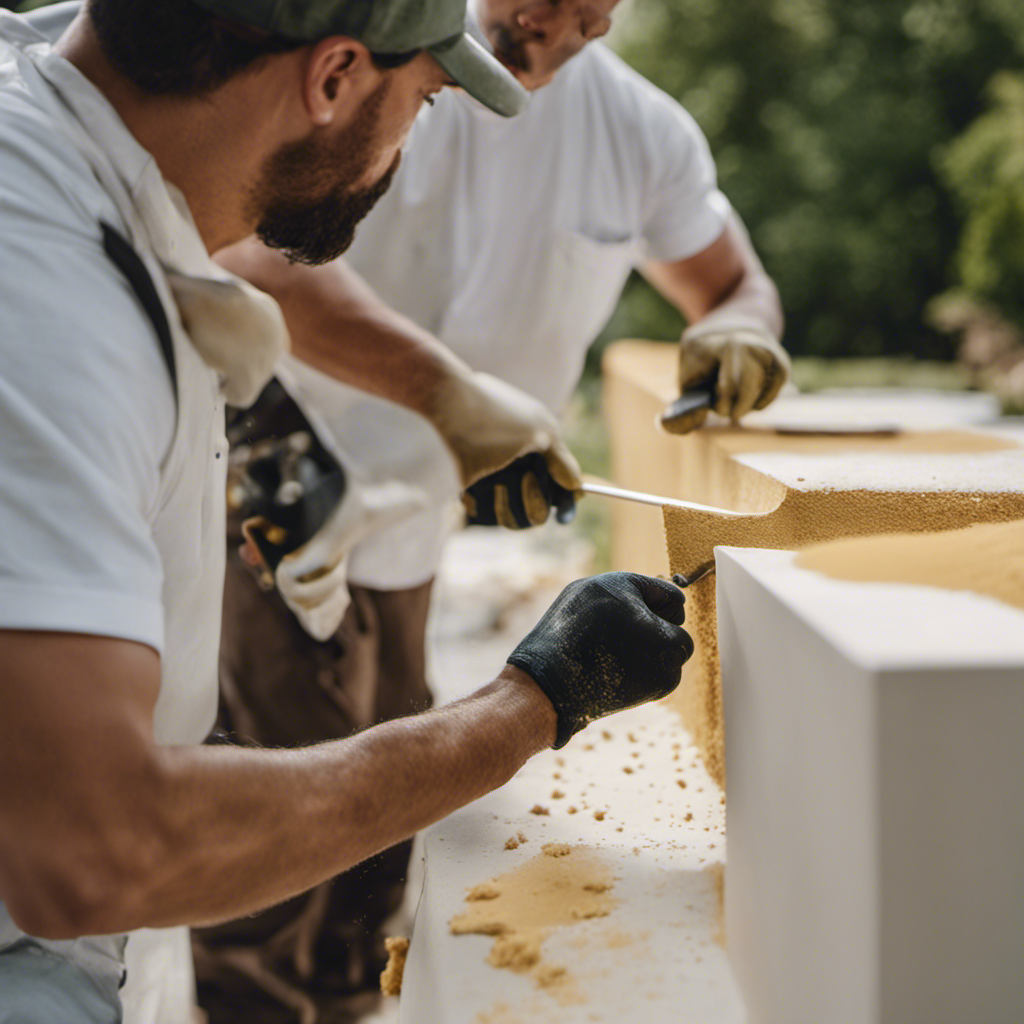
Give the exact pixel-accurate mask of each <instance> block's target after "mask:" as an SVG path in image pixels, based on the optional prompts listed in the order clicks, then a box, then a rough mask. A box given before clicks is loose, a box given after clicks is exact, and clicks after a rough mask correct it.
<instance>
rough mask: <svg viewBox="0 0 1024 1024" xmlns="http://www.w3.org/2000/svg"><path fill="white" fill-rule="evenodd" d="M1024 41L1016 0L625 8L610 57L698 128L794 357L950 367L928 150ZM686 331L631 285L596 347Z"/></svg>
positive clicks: (969, 112)
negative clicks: (938, 309)
mask: <svg viewBox="0 0 1024 1024" xmlns="http://www.w3.org/2000/svg"><path fill="white" fill-rule="evenodd" d="M1022 44H1024V4H1022V3H1021V2H1020V0H913V2H908V3H904V2H896V0H730V2H729V3H720V2H718V0H636V3H635V5H634V7H633V8H632V10H631V11H630V13H629V16H628V18H627V19H626V21H625V25H624V27H623V31H622V32H621V33H620V35H619V37H618V42H617V47H616V48H617V49H618V51H619V52H620V53H621V54H622V56H623V57H625V59H626V60H628V61H629V63H630V64H632V65H633V66H634V67H635V68H636V69H637V70H638V71H640V72H641V74H643V75H645V76H646V77H647V78H649V79H650V80H651V81H653V82H655V83H656V84H657V85H659V86H661V88H663V89H665V90H666V91H667V92H668V93H670V94H671V95H673V96H675V97H676V98H677V99H678V100H679V101H680V102H681V103H682V104H683V105H684V106H685V107H686V108H687V109H688V110H689V111H690V113H691V114H693V116H694V117H695V118H696V119H697V121H698V122H699V123H700V125H701V127H702V128H703V129H704V131H705V133H706V134H707V136H708V139H709V141H710V143H711V147H712V150H713V152H714V154H715V158H716V161H717V164H718V171H719V180H720V183H721V186H722V189H723V191H724V192H725V193H726V195H728V196H729V198H730V200H731V201H732V202H733V204H734V205H735V207H736V208H737V210H738V211H739V212H740V214H741V215H742V216H743V218H744V220H745V221H746V222H747V224H748V226H749V228H750V230H751V234H752V236H753V238H754V242H755V244H756V246H757V248H758V251H759V252H760V253H761V256H762V258H763V259H764V261H765V264H766V266H767V268H768V270H769V272H770V273H771V274H772V275H773V276H774V278H775V280H776V282H777V283H778V285H779V288H780V290H781V292H782V297H783V302H784V305H785V308H786V312H787V330H786V342H787V346H788V347H789V348H790V350H791V351H793V352H795V353H797V354H804V355H815V356H826V357H834V356H844V355H845V356H861V357H864V356H875V355H882V354H891V353H910V354H913V355H916V356H919V357H926V358H943V357H948V356H949V355H951V353H952V346H953V342H952V340H951V339H950V338H949V337H948V336H944V335H942V334H939V333H938V332H937V331H935V330H934V329H933V328H931V327H929V326H928V325H927V324H926V323H925V320H924V315H923V310H924V307H925V305H926V304H927V302H928V300H929V299H930V298H932V297H933V296H935V295H936V294H938V293H940V292H942V291H944V290H945V289H946V288H947V287H948V286H949V285H950V284H952V283H954V282H955V269H956V267H958V266H962V265H963V259H962V258H961V259H960V260H959V261H957V262H954V260H953V254H954V252H955V251H956V249H957V246H958V242H959V239H960V231H961V226H962V213H961V210H960V208H959V207H958V206H956V205H955V204H954V203H953V202H952V197H951V196H950V194H949V191H948V189H947V187H946V184H945V181H944V179H943V176H942V175H943V170H944V168H945V166H946V163H949V161H953V162H954V163H955V162H956V160H957V159H959V158H958V157H956V156H954V155H953V153H954V152H955V151H949V152H950V155H949V157H948V160H947V161H946V163H944V162H943V161H942V160H941V159H939V157H938V152H939V150H940V148H941V147H943V146H945V145H947V144H948V143H949V142H950V141H951V140H952V139H953V138H954V137H955V136H957V135H958V134H959V133H961V132H962V131H963V130H964V129H965V128H966V127H967V126H968V125H969V124H970V123H971V122H972V121H974V120H975V119H976V118H977V117H978V116H979V115H980V114H981V113H982V112H983V110H984V95H985V86H986V83H987V82H988V81H989V79H990V78H991V77H992V75H993V73H994V72H996V71H998V70H1000V69H1003V68H1013V67H1018V66H1019V65H1020V56H1021V53H1022V52H1024V45H1022ZM989 131H992V132H995V131H997V129H995V128H990V129H989ZM962 159H966V158H962ZM968 173H970V172H968ZM1020 209H1021V208H1019V207H1018V213H1019V212H1020ZM1019 226H1020V225H1019V224H1018V227H1019ZM1020 237H1021V235H1020V234H1019V233H1018V235H1017V238H1018V239H1019V238H1020ZM1017 244H1018V246H1019V245H1020V244H1021V243H1020V242H1019V241H1018V243H1017ZM1018 251H1019V250H1018ZM679 326H680V325H679V321H678V317H676V316H674V315H673V314H672V312H671V311H670V310H669V309H668V308H667V306H666V305H665V304H663V303H661V302H660V300H658V299H656V298H655V297H654V296H652V294H651V292H650V290H649V289H648V288H647V286H646V285H645V284H643V283H642V282H640V281H639V280H637V279H634V280H633V281H631V283H630V285H629V288H628V289H627V293H626V295H625V298H624V302H623V304H622V305H621V306H620V309H619V310H618V311H617V313H616V317H615V319H614V320H613V322H612V324H611V325H609V328H608V330H607V331H606V332H605V337H612V336H618V337H622V336H624V335H630V334H643V335H646V336H654V337H659V336H664V337H671V336H673V335H674V334H675V333H676V332H677V331H678V329H679Z"/></svg>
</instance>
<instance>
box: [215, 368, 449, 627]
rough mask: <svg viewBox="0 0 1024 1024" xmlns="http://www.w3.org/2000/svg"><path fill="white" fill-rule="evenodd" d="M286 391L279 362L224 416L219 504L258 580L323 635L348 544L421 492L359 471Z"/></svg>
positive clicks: (420, 504)
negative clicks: (227, 446)
mask: <svg viewBox="0 0 1024 1024" xmlns="http://www.w3.org/2000/svg"><path fill="white" fill-rule="evenodd" d="M285 385H287V387H286V386H285ZM289 388H290V389H292V390H295V389H296V383H295V381H294V380H293V379H292V376H291V374H290V373H288V372H287V368H286V367H285V366H283V365H282V366H279V367H278V379H276V380H273V381H271V382H270V384H268V385H267V387H266V388H265V389H264V391H263V393H262V394H261V396H260V398H259V400H258V402H257V403H256V404H255V405H253V406H252V407H251V408H249V409H247V410H244V411H241V412H239V413H238V414H237V415H236V416H235V417H234V418H233V419H232V421H231V422H230V423H229V425H228V428H227V433H228V438H229V440H230V441H231V444H232V449H231V454H230V457H229V460H228V492H227V504H228V508H229V509H230V510H231V513H232V519H233V520H234V521H236V522H239V523H240V526H241V531H242V534H243V535H244V537H245V540H246V544H245V545H244V546H243V549H242V552H241V553H242V557H243V558H244V560H245V561H246V562H248V563H249V564H250V565H252V566H253V568H254V569H256V570H257V575H258V579H259V581H260V584H261V586H263V587H265V588H266V589H270V587H272V586H274V585H276V586H277V589H278V591H279V592H280V594H281V597H282V598H283V600H284V602H285V604H287V606H288V607H289V608H290V609H291V611H292V612H293V613H294V614H295V616H296V618H298V620H299V622H300V624H301V625H302V627H303V628H304V629H305V630H306V632H307V633H309V634H310V636H312V637H314V638H315V639H317V640H326V639H328V638H329V637H330V636H331V635H333V633H334V632H335V631H336V630H337V628H338V626H339V625H340V624H341V619H342V616H343V615H344V614H345V609H346V608H347V607H348V604H349V600H350V598H349V593H348V589H347V587H346V583H345V579H346V567H347V564H348V556H349V554H350V553H351V551H352V550H353V549H354V548H355V547H356V545H357V544H359V543H360V541H362V540H364V539H365V538H366V537H368V536H369V535H371V534H372V533H375V532H377V531H378V530H383V529H386V528H387V527H389V526H392V525H394V524H395V523H398V522H401V521H402V520H403V519H405V518H406V517H407V516H410V515H412V514H414V513H416V512H418V511H419V510H420V509H422V508H424V507H426V505H427V504H428V501H429V498H428V495H427V492H426V491H425V490H424V488H422V487H420V486H416V485H414V484H408V483H404V482H400V481H396V480H379V481H378V480H372V479H368V478H366V476H365V474H364V472H363V471H362V470H361V469H360V468H359V467H358V466H356V465H355V464H353V461H352V460H350V459H349V458H348V457H347V454H346V453H345V452H344V451H342V450H341V448H340V446H338V445H337V444H336V443H335V439H334V438H333V436H332V434H331V431H330V430H328V429H327V427H326V425H325V424H324V423H322V422H320V421H319V417H318V416H317V414H316V413H315V411H314V410H313V409H312V408H311V407H307V408H305V409H303V408H300V406H299V405H298V403H297V402H296V401H295V400H294V398H293V397H292V394H291V392H290V391H289Z"/></svg>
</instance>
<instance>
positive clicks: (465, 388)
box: [427, 368, 583, 496]
mask: <svg viewBox="0 0 1024 1024" xmlns="http://www.w3.org/2000/svg"><path fill="white" fill-rule="evenodd" d="M427 418H428V419H429V420H430V421H431V423H433V425H434V427H435V429H436V430H437V432H438V433H439V434H440V435H441V437H442V438H443V439H444V441H445V443H446V444H447V445H448V447H449V448H450V449H451V451H452V454H453V455H454V456H455V459H456V461H457V462H458V465H459V471H460V474H461V476H462V485H463V487H469V486H470V485H471V484H474V483H476V481H477V480H480V479H482V478H483V477H485V476H490V475H491V474H492V473H495V472H497V471H498V470H499V469H504V468H505V466H507V465H508V464H509V463H510V462H513V461H514V460H515V459H518V458H519V457H520V456H521V455H526V454H528V453H530V452H537V453H539V454H540V455H541V456H542V457H543V459H544V463H545V466H546V468H547V471H548V473H549V474H550V475H551V479H552V480H554V482H555V483H556V484H558V486H559V487H561V488H564V489H565V490H567V491H571V492H572V493H573V494H576V495H577V496H579V495H582V493H583V492H582V482H583V481H582V479H581V476H580V467H579V464H578V463H577V462H576V459H575V458H574V457H573V454H572V452H570V451H569V448H568V447H567V445H566V443H565V442H564V441H563V440H562V437H561V431H560V430H559V427H558V421H557V420H556V419H555V417H554V415H552V413H551V412H550V411H549V410H548V408H547V407H546V406H545V405H543V404H542V403H541V402H539V401H537V399H536V398H533V397H532V396H531V395H528V394H526V392H525V391H520V390H519V388H516V387H513V386H512V385H511V384H507V383H506V382H505V381H503V380H499V379H498V378H497V377H492V376H491V375H490V374H489V373H474V372H473V371H471V370H468V369H465V370H463V369H461V368H460V369H459V370H458V372H453V373H452V374H451V375H450V376H449V377H448V378H447V379H446V380H445V381H444V382H443V383H442V384H441V385H440V387H439V388H438V389H437V391H436V393H435V395H434V400H433V403H432V407H431V408H430V409H429V410H428V412H427Z"/></svg>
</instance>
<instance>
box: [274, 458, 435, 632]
mask: <svg viewBox="0 0 1024 1024" xmlns="http://www.w3.org/2000/svg"><path fill="white" fill-rule="evenodd" d="M425 505H426V496H425V495H424V494H423V492H422V491H421V490H419V488H416V487H410V486H408V485H407V484H404V483H401V482H400V481H397V480H392V481H388V482H386V483H370V482H363V481H360V480H358V479H353V476H352V473H351V469H350V470H349V472H348V474H347V487H346V490H345V495H344V497H343V498H342V499H341V502H340V504H339V505H338V506H337V507H336V508H335V510H334V512H333V513H332V514H331V517H330V518H329V519H328V520H327V522H326V523H325V524H324V525H323V526H322V527H321V528H320V529H319V530H317V532H316V533H315V534H314V535H313V537H312V538H310V540H308V541H307V542H306V543H305V544H303V545H302V547H300V548H297V549H296V550H295V551H293V552H292V553H291V554H288V555H285V556H284V558H282V559H281V561H280V562H279V563H278V566H277V569H276V570H275V571H274V582H275V583H276V584H277V589H278V592H279V593H280V594H281V597H282V598H283V599H284V603H285V604H286V605H288V607H289V608H290V609H291V611H292V612H293V613H294V614H295V617H296V618H297V619H298V620H299V622H300V623H302V628H303V629H305V631H306V632H307V633H309V635H310V636H311V637H313V639H314V640H321V641H322V640H327V639H329V638H330V637H331V636H332V635H333V634H334V632H335V631H336V630H337V628H338V626H340V625H341V620H342V617H343V616H344V614H345V610H346V609H347V608H348V605H349V601H350V600H351V597H350V595H349V592H348V587H347V586H346V582H345V580H346V575H347V569H348V556H349V555H350V554H351V553H352V550H353V548H355V546H356V545H357V544H358V543H359V542H360V541H361V540H364V539H365V538H367V537H369V536H370V535H371V534H374V533H376V532H377V531H379V530H384V529H386V528H387V527H389V526H393V525H394V524H395V523H399V522H401V521H402V520H403V519H405V518H406V517H407V516H410V515H412V514H414V513H415V512H418V511H419V510H420V509H421V508H423V507H425Z"/></svg>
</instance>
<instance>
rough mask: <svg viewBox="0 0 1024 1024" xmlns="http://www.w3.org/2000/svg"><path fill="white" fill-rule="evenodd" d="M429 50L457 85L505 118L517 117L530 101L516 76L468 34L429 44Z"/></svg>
mask: <svg viewBox="0 0 1024 1024" xmlns="http://www.w3.org/2000/svg"><path fill="white" fill-rule="evenodd" d="M427 52H428V53H429V54H430V55H431V56H432V57H433V58H434V60H436V61H437V63H438V64H440V65H441V67H442V68H444V70H445V71H447V72H448V74H449V75H450V76H451V79H452V81H454V82H455V84H456V85H458V86H460V87H461V88H463V89H465V90H466V92H468V93H469V95H470V96H472V97H473V98H474V99H476V100H479V101H480V102H481V103H482V104H483V105H484V106H485V107H490V109H491V110H493V111H494V112H495V113H497V114H501V115H502V116H503V117H513V116H514V115H516V114H518V113H519V112H520V111H521V110H522V109H523V108H524V107H525V106H526V104H527V103H528V102H529V99H530V94H529V93H528V92H527V91H526V90H525V89H524V88H523V87H522V86H521V85H520V84H519V83H518V82H517V81H516V79H515V76H514V75H513V74H512V73H511V72H510V71H509V70H508V69H507V68H506V67H505V66H504V65H503V64H502V63H501V62H500V61H499V60H498V59H497V58H496V57H492V56H491V55H490V54H489V53H488V52H487V50H485V49H484V48H483V47H482V46H481V45H480V44H479V43H478V42H477V41H476V40H475V39H473V38H472V37H471V36H468V35H466V34H465V33H463V34H460V35H457V36H452V37H451V38H450V39H445V40H444V41H443V42H440V43H435V44H434V45H433V46H428V47H427Z"/></svg>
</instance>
